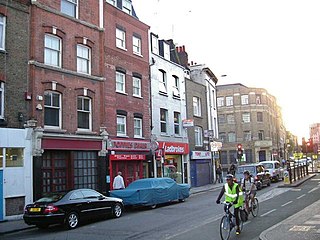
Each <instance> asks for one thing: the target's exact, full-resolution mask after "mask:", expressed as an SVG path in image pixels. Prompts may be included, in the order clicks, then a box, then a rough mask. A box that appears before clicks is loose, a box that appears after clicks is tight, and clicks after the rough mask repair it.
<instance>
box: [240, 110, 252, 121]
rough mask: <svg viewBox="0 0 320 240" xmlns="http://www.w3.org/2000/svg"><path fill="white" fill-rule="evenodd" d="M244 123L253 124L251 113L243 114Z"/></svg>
mask: <svg viewBox="0 0 320 240" xmlns="http://www.w3.org/2000/svg"><path fill="white" fill-rule="evenodd" d="M242 122H244V123H250V122H251V116H250V113H249V112H244V113H242Z"/></svg>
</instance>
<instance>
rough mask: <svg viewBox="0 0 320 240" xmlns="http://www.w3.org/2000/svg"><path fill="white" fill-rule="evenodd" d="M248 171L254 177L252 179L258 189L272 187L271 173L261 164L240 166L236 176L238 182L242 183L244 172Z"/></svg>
mask: <svg viewBox="0 0 320 240" xmlns="http://www.w3.org/2000/svg"><path fill="white" fill-rule="evenodd" d="M246 170H248V171H249V172H250V175H252V177H253V178H254V181H255V184H256V186H257V189H261V188H262V187H264V186H270V184H271V177H270V173H269V172H268V170H266V169H265V167H264V166H263V165H262V164H261V163H253V164H247V165H240V166H238V167H237V170H236V174H235V178H236V180H237V182H239V183H240V182H241V179H242V178H243V172H244V171H246Z"/></svg>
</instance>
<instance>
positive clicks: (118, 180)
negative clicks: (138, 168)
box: [113, 171, 125, 190]
mask: <svg viewBox="0 0 320 240" xmlns="http://www.w3.org/2000/svg"><path fill="white" fill-rule="evenodd" d="M124 188H125V185H124V181H123V177H122V172H120V171H119V172H118V175H117V176H116V177H115V178H114V179H113V189H114V190H118V189H124Z"/></svg>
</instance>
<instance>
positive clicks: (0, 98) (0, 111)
mask: <svg viewBox="0 0 320 240" xmlns="http://www.w3.org/2000/svg"><path fill="white" fill-rule="evenodd" d="M3 118H4V82H0V119H3Z"/></svg>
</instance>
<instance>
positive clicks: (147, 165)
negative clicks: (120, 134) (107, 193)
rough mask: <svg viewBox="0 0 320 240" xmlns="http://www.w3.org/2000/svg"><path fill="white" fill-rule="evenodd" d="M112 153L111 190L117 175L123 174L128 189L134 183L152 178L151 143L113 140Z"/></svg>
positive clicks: (110, 159)
mask: <svg viewBox="0 0 320 240" xmlns="http://www.w3.org/2000/svg"><path fill="white" fill-rule="evenodd" d="M110 141H111V144H110V146H109V148H108V150H111V151H110V153H111V154H110V155H109V163H110V179H109V181H110V189H112V184H113V179H114V178H115V177H116V176H117V173H118V172H119V171H120V172H122V177H123V179H124V182H125V185H126V187H127V186H128V185H129V184H130V183H131V182H133V181H135V180H137V179H141V178H147V177H152V176H151V174H150V172H151V170H152V167H151V155H150V142H149V141H147V140H135V139H111V140H110Z"/></svg>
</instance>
